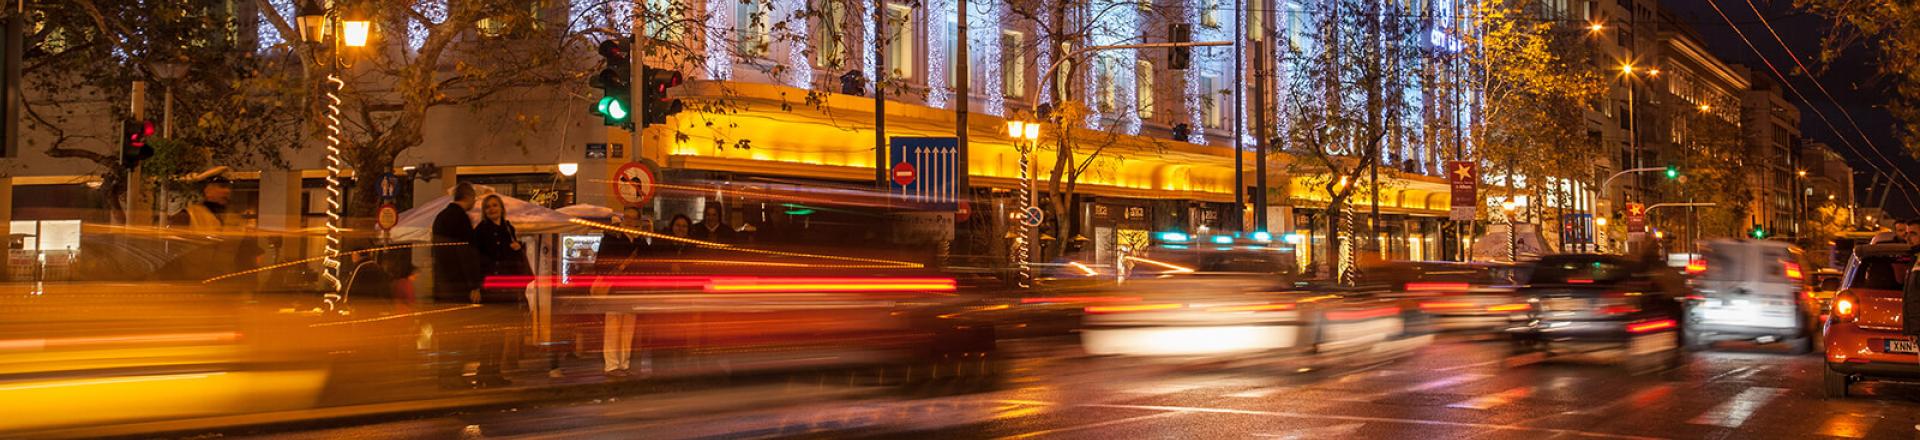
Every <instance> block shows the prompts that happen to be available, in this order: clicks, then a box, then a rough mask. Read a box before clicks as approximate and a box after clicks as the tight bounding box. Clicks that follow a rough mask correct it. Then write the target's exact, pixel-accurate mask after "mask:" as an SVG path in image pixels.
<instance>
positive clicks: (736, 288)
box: [484, 275, 958, 293]
mask: <svg viewBox="0 0 1920 440" xmlns="http://www.w3.org/2000/svg"><path fill="white" fill-rule="evenodd" d="M529 283H536V284H539V285H547V286H560V287H574V286H580V285H595V284H599V285H605V286H609V287H619V288H642V289H647V288H653V289H694V288H698V289H701V290H703V291H706V292H728V293H734V292H742V293H784V292H895V291H930V292H952V291H954V290H956V289H958V285H957V283H956V282H955V281H954V279H952V278H894V277H874V278H817V277H753V276H706V277H703V276H648V275H613V276H602V277H591V276H590V277H575V278H562V277H557V276H538V277H535V276H490V277H487V279H486V283H485V284H484V285H485V286H486V287H487V288H511V287H518V286H525V285H527V284H529Z"/></svg>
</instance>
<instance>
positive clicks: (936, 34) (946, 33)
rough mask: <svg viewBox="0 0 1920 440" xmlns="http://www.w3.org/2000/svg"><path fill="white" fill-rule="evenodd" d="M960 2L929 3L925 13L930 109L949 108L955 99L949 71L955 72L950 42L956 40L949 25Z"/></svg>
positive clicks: (928, 100)
mask: <svg viewBox="0 0 1920 440" xmlns="http://www.w3.org/2000/svg"><path fill="white" fill-rule="evenodd" d="M955 1H959V0H929V1H928V2H927V8H926V10H925V11H924V13H923V14H921V15H922V16H923V17H925V23H926V25H925V26H922V27H921V28H922V29H925V30H926V33H927V106H928V107H933V108H947V105H948V104H949V101H951V100H952V99H953V84H949V83H948V81H947V72H949V71H952V70H953V57H955V56H959V55H957V54H953V53H949V52H951V51H952V49H950V48H948V47H947V45H948V42H950V41H953V40H952V39H953V38H955V36H954V35H953V34H954V29H953V26H949V25H947V19H948V18H950V17H953V11H954V10H955V6H954V3H953V2H955Z"/></svg>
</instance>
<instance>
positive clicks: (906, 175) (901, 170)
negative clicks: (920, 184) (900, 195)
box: [893, 162, 920, 186]
mask: <svg viewBox="0 0 1920 440" xmlns="http://www.w3.org/2000/svg"><path fill="white" fill-rule="evenodd" d="M919 177H920V171H919V170H915V169H913V164H910V163H906V162H901V163H896V164H893V183H898V184H900V186H907V185H912V184H913V181H914V180H915V179H918V178H919Z"/></svg>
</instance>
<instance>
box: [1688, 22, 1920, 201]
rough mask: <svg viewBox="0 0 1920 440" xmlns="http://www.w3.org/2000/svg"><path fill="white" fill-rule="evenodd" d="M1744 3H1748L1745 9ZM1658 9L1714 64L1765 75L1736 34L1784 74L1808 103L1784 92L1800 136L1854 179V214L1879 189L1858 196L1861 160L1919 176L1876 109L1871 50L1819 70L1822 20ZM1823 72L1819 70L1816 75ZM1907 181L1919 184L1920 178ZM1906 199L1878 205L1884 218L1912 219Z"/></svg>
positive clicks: (1863, 180) (1850, 52) (1883, 90)
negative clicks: (1702, 42) (1697, 41)
mask: <svg viewBox="0 0 1920 440" xmlns="http://www.w3.org/2000/svg"><path fill="white" fill-rule="evenodd" d="M1749 1H1751V2H1752V3H1751V4H1749V3H1748V2H1749ZM1663 2H1664V3H1665V4H1666V6H1667V8H1669V9H1671V10H1672V11H1673V12H1674V15H1675V16H1677V17H1679V19H1680V21H1682V22H1685V23H1687V24H1689V25H1691V26H1692V27H1693V28H1694V30H1695V31H1696V32H1698V33H1699V35H1700V36H1701V37H1702V38H1704V39H1706V43H1707V47H1708V49H1709V50H1711V51H1712V52H1713V53H1714V54H1715V55H1717V56H1719V57H1720V58H1721V59H1722V60H1726V61H1729V62H1733V63H1739V64H1743V65H1746V66H1748V67H1749V68H1751V69H1753V70H1754V71H1756V72H1762V73H1766V74H1768V75H1771V74H1772V73H1771V72H1770V71H1768V70H1767V65H1766V63H1765V62H1763V61H1762V59H1761V58H1760V57H1759V56H1756V55H1755V54H1754V49H1752V48H1749V47H1748V46H1747V43H1745V42H1742V41H1741V39H1740V35H1739V34H1738V33H1736V32H1735V29H1736V28H1737V29H1738V30H1739V32H1744V33H1746V38H1747V40H1748V41H1751V42H1752V43H1753V47H1755V48H1758V49H1759V51H1760V54H1761V55H1763V56H1765V60H1766V61H1771V62H1773V66H1774V67H1775V68H1778V69H1779V70H1780V72H1781V73H1783V74H1786V75H1788V79H1789V80H1791V81H1792V82H1793V85H1794V86H1795V87H1798V88H1799V89H1800V93H1802V94H1803V95H1805V96H1806V98H1807V99H1808V100H1811V101H1812V104H1811V105H1808V103H1806V102H1803V101H1801V100H1800V99H1798V98H1796V97H1794V95H1793V93H1792V92H1791V91H1785V92H1784V93H1786V97H1787V101H1788V102H1792V103H1794V104H1796V105H1798V106H1800V112H1801V117H1800V131H1801V134H1802V136H1804V137H1807V138H1810V139H1812V140H1816V141H1820V142H1824V143H1826V144H1827V145H1830V146H1832V147H1833V150H1834V151H1835V152H1838V153H1840V155H1841V156H1844V157H1846V158H1847V160H1848V164H1849V165H1852V166H1853V169H1854V171H1855V172H1856V173H1859V174H1857V175H1856V177H1855V180H1856V183H1857V185H1858V186H1860V187H1862V188H1856V190H1855V193H1856V194H1859V195H1861V197H1860V198H1859V201H1860V206H1861V207H1870V206H1874V204H1875V203H1878V201H1879V198H1880V194H1881V191H1880V190H1878V189H1874V190H1873V192H1872V193H1871V194H1870V195H1871V197H1872V198H1868V197H1867V196H1868V195H1869V194H1867V193H1863V192H1862V191H1865V189H1864V187H1867V186H1869V185H1870V184H1871V182H1872V181H1873V176H1872V175H1871V172H1872V171H1873V169H1874V168H1873V167H1871V166H1868V165H1867V163H1868V161H1872V163H1874V164H1876V165H1879V166H1880V167H1881V169H1884V170H1886V171H1887V172H1889V173H1891V172H1893V169H1892V168H1889V167H1888V165H1887V163H1888V162H1887V161H1888V160H1891V161H1892V162H1893V163H1894V164H1896V165H1897V166H1898V167H1899V169H1900V170H1902V171H1904V172H1905V173H1906V174H1907V176H1909V177H1916V176H1920V162H1916V161H1915V160H1914V159H1913V157H1912V156H1910V155H1909V154H1908V153H1907V152H1906V151H1905V149H1904V148H1901V147H1900V144H1899V143H1898V136H1897V134H1896V128H1897V127H1896V125H1895V124H1894V122H1893V119H1892V116H1891V115H1889V114H1888V113H1887V111H1886V110H1885V109H1884V108H1883V106H1885V105H1886V103H1887V98H1886V96H1889V94H1890V92H1889V91H1888V90H1889V87H1888V86H1887V84H1886V83H1885V80H1883V79H1881V78H1880V77H1879V76H1878V75H1877V74H1876V72H1875V69H1874V68H1873V66H1874V64H1875V62H1874V59H1875V58H1876V57H1877V56H1878V54H1877V48H1871V47H1866V46H1856V47H1851V48H1848V49H1847V51H1846V52H1844V54H1843V56H1842V57H1841V58H1840V59H1838V60H1835V61H1834V62H1832V63H1822V62H1821V61H1820V60H1819V54H1820V46H1821V43H1822V39H1823V38H1825V37H1826V35H1828V34H1829V33H1830V32H1829V30H1830V28H1831V26H1830V25H1829V23H1828V20H1827V19H1825V18H1823V17H1821V16H1818V15H1814V14H1811V13H1807V12H1804V11H1801V10H1799V9H1797V8H1794V6H1793V2H1792V1H1790V0H1663ZM1715 5H1717V6H1719V8H1720V10H1721V11H1723V12H1725V13H1726V17H1725V18H1722V17H1721V15H1720V14H1719V13H1716V12H1715V11H1714V6H1715ZM1756 8H1757V9H1758V10H1759V12H1760V13H1761V14H1765V17H1766V20H1767V22H1769V23H1771V24H1772V25H1773V29H1774V31H1775V32H1778V33H1779V35H1780V39H1781V40H1782V41H1785V42H1786V44H1787V45H1788V46H1790V47H1791V48H1792V50H1793V53H1794V54H1796V55H1799V56H1800V58H1801V63H1802V64H1805V65H1806V66H1807V67H1808V68H1810V69H1813V70H1814V71H1815V75H1813V76H1809V75H1806V74H1805V73H1803V72H1800V71H1799V68H1798V67H1795V66H1794V63H1793V60H1792V58H1791V57H1790V56H1789V55H1788V54H1787V51H1786V50H1784V49H1782V48H1781V47H1780V44H1779V43H1778V42H1776V41H1775V40H1774V37H1773V35H1772V34H1769V33H1768V32H1767V28H1766V26H1765V25H1764V24H1762V23H1761V21H1760V19H1759V18H1758V17H1757V16H1756V14H1755V13H1754V9H1756ZM1729 19H1730V20H1731V21H1732V22H1733V25H1732V26H1729V25H1728V23H1727V21H1728V20H1729ZM1823 69H1824V70H1825V71H1824V72H1821V70H1823ZM1815 80H1818V81H1819V82H1820V83H1821V84H1823V85H1825V86H1826V88H1827V91H1828V92H1831V93H1832V94H1833V98H1834V99H1835V100H1837V101H1838V104H1839V106H1838V107H1836V106H1835V105H1834V103H1833V102H1830V101H1828V100H1827V98H1826V95H1822V94H1821V93H1820V91H1819V89H1817V88H1815V87H1814V84H1813V81H1815ZM1840 108H1845V109H1846V111H1847V112H1849V113H1851V114H1852V115H1853V118H1854V120H1855V121H1857V122H1858V123H1859V128H1860V131H1855V130H1854V129H1853V125H1851V124H1849V123H1848V121H1847V119H1846V117H1845V116H1843V115H1842V114H1841V113H1840V110H1839V109H1840ZM1816 110H1817V111H1821V112H1825V114H1826V115H1827V118H1828V119H1830V120H1832V122H1833V127H1835V128H1838V129H1839V132H1838V133H1836V132H1835V131H1834V130H1833V129H1830V128H1828V126H1827V124H1826V123H1825V122H1822V121H1821V119H1820V117H1819V116H1818V115H1816V114H1814V113H1813V112H1814V111H1816ZM1862 132H1864V134H1865V136H1866V138H1867V140H1870V141H1872V145H1873V146H1875V147H1878V150H1879V154H1880V155H1884V156H1885V159H1882V157H1881V156H1880V155H1875V153H1874V152H1873V151H1871V150H1870V149H1871V148H1873V147H1869V146H1868V143H1867V142H1866V141H1863V140H1862V139H1861V133H1862ZM1842 135H1844V136H1846V138H1847V140H1849V141H1852V143H1853V146H1854V147H1856V148H1858V149H1859V151H1858V152H1857V153H1856V152H1855V151H1853V150H1850V149H1848V148H1847V145H1846V143H1845V142H1842V141H1841V139H1840V136H1842ZM1915 180H1917V181H1920V179H1915ZM1883 186H1884V185H1883ZM1907 195H1910V194H1901V193H1894V194H1891V195H1888V196H1887V197H1886V199H1885V200H1886V206H1885V208H1886V210H1887V212H1888V213H1889V214H1890V215H1894V216H1900V217H1915V216H1916V212H1917V211H1916V207H1915V206H1914V205H1913V204H1912V203H1911V202H1910V201H1909V200H1907V199H1906V198H1905V197H1904V196H1907Z"/></svg>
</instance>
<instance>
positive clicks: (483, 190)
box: [390, 185, 587, 243]
mask: <svg viewBox="0 0 1920 440" xmlns="http://www.w3.org/2000/svg"><path fill="white" fill-rule="evenodd" d="M474 189H475V191H474V192H475V193H476V194H478V197H476V198H475V199H476V200H482V201H484V200H486V198H487V196H488V195H490V194H493V193H494V191H493V188H490V187H486V186H479V185H475V186H474ZM500 201H501V202H502V204H504V205H506V208H507V221H509V222H513V227H514V228H515V229H517V230H519V231H520V234H521V235H537V234H553V233H565V232H580V231H584V230H586V229H587V227H585V226H581V225H579V224H575V223H573V219H574V216H571V215H567V214H564V213H561V212H559V211H554V210H551V209H547V208H546V207H544V206H540V205H536V204H533V203H532V202H528V201H525V200H520V199H516V198H513V197H511V196H507V195H501V196H500ZM451 203H453V195H451V194H449V195H444V196H440V197H435V198H433V199H432V200H427V201H426V202H422V203H417V204H415V206H414V208H413V209H409V210H407V211H406V212H402V213H400V221H399V222H398V223H397V224H395V225H394V226H393V231H392V235H391V236H390V238H391V239H392V240H393V241H394V242H400V243H424V242H429V241H432V239H433V218H434V217H435V216H438V215H440V210H442V209H446V207H447V205H448V204H451ZM467 220H468V222H470V223H476V224H477V223H480V203H478V202H475V203H474V204H473V209H469V210H467Z"/></svg>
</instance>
